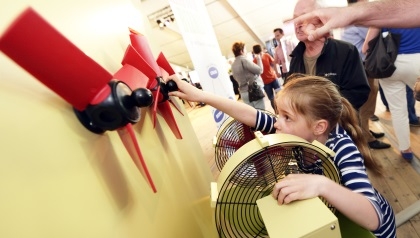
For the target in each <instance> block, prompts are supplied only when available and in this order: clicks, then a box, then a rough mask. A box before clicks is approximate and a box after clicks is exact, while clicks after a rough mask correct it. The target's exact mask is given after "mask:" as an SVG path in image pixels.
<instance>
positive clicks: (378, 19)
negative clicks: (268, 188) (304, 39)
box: [294, 0, 420, 41]
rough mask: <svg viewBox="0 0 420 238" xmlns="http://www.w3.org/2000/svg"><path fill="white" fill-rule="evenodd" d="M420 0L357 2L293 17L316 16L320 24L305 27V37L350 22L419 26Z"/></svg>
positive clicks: (310, 18) (297, 20)
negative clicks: (315, 27)
mask: <svg viewBox="0 0 420 238" xmlns="http://www.w3.org/2000/svg"><path fill="white" fill-rule="evenodd" d="M419 8H420V1H418V0H382V1H375V2H358V3H355V4H351V5H350V6H348V7H333V8H320V9H316V10H314V11H312V12H310V13H307V14H304V15H302V16H299V17H297V18H295V19H294V24H295V25H299V24H302V23H305V22H307V21H313V20H318V21H319V22H321V23H322V24H323V26H322V27H320V28H317V29H315V30H311V31H308V32H307V34H308V39H309V40H311V41H313V40H315V39H318V38H320V37H323V36H324V35H325V34H327V33H329V32H330V31H331V30H332V29H335V28H340V27H345V26H349V25H361V26H372V27H378V28H382V27H407V28H410V27H420V18H419V17H417V12H418V9H419Z"/></svg>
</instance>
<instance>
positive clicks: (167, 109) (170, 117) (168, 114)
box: [158, 101, 182, 139]
mask: <svg viewBox="0 0 420 238" xmlns="http://www.w3.org/2000/svg"><path fill="white" fill-rule="evenodd" d="M158 109H159V112H160V113H161V114H162V116H163V118H164V119H165V121H166V123H167V124H168V126H169V128H171V130H172V133H174V135H175V137H176V138H177V139H182V135H181V131H180V130H179V128H178V125H177V124H176V120H175V117H174V114H173V113H172V109H171V105H170V104H169V102H168V101H166V102H163V103H159V105H158Z"/></svg>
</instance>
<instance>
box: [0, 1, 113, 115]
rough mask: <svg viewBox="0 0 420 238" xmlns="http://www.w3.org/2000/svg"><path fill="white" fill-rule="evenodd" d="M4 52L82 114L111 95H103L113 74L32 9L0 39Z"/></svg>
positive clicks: (23, 14) (22, 15)
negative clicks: (102, 98)
mask: <svg viewBox="0 0 420 238" xmlns="http://www.w3.org/2000/svg"><path fill="white" fill-rule="evenodd" d="M0 50H1V51H3V52H4V53H5V54H6V55H7V56H9V57H10V58H11V59H12V60H13V61H15V62H16V63H17V64H18V65H20V66H21V67H22V68H24V69H25V70H26V71H28V72H29V73H30V74H32V75H33V76H34V77H35V78H37V79H38V80H39V81H41V82H42V83H43V84H45V85H46V86H47V87H49V88H50V89H51V90H53V91H54V92H55V93H57V94H58V95H60V96H61V97H62V98H63V99H64V100H66V101H67V102H68V103H70V104H71V105H73V106H74V107H75V108H76V109H78V110H80V111H81V110H84V109H85V108H86V106H87V105H88V104H89V103H91V102H92V100H93V99H94V98H95V96H96V98H95V100H98V101H101V99H98V95H101V97H105V96H107V95H108V94H107V93H100V92H101V91H103V90H107V89H108V86H107V83H108V82H109V81H110V80H111V79H112V75H111V74H110V73H109V72H107V71H106V70H105V69H104V68H102V67H101V66H100V65H99V64H97V63H96V62H95V61H93V60H92V59H91V58H89V57H88V56H87V55H85V54H84V53H83V52H82V51H81V50H79V49H78V48H77V47H76V46H75V45H74V44H73V43H71V42H70V41H69V40H67V39H66V38H65V37H64V36H63V35H62V34H61V33H60V32H58V31H57V30H56V29H55V28H54V27H53V26H51V25H50V24H49V23H48V22H47V21H46V20H44V19H43V18H42V17H41V16H40V15H38V13H36V12H35V11H34V10H33V9H31V8H28V9H27V10H25V11H24V12H23V13H22V14H21V15H20V16H19V17H18V18H17V19H16V20H15V22H13V24H12V25H11V26H10V27H9V28H8V29H7V30H6V32H5V33H4V35H3V36H2V37H1V38H0Z"/></svg>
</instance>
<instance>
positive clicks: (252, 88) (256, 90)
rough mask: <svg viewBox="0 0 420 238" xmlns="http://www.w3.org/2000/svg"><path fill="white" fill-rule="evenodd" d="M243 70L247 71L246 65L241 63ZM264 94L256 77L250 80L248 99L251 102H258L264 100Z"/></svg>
mask: <svg viewBox="0 0 420 238" xmlns="http://www.w3.org/2000/svg"><path fill="white" fill-rule="evenodd" d="M241 64H242V69H243V70H244V71H245V67H244V63H243V62H242V61H241ZM264 97H265V95H264V92H263V90H262V89H261V87H260V86H259V85H258V83H257V81H256V80H255V77H254V78H252V79H251V80H248V98H249V101H250V102H254V101H258V100H260V99H262V98H264Z"/></svg>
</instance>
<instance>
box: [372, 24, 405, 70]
mask: <svg viewBox="0 0 420 238" xmlns="http://www.w3.org/2000/svg"><path fill="white" fill-rule="evenodd" d="M400 39H401V35H399V34H393V33H391V32H390V31H388V34H387V35H386V36H385V37H383V35H382V32H380V33H379V34H378V36H376V37H375V38H373V39H372V40H370V41H369V42H368V45H369V49H368V51H367V53H366V59H365V70H366V74H367V76H368V77H370V78H388V77H390V76H391V75H392V74H393V73H394V71H395V69H396V67H395V65H394V62H395V59H396V58H397V55H398V50H399V47H400Z"/></svg>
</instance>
